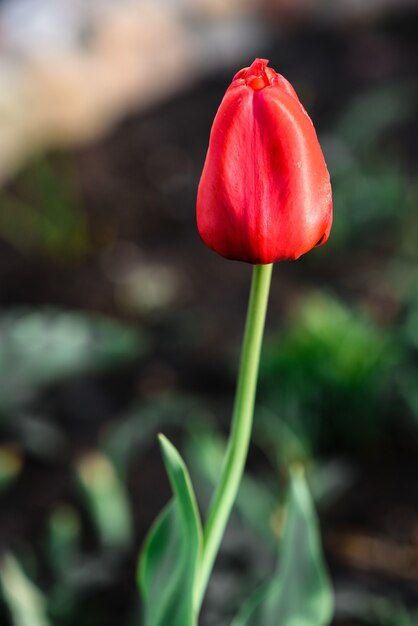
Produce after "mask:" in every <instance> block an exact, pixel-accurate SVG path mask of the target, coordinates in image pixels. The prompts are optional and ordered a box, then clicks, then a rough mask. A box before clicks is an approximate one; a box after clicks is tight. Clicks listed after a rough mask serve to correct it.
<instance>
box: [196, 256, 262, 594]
mask: <svg viewBox="0 0 418 626" xmlns="http://www.w3.org/2000/svg"><path fill="white" fill-rule="evenodd" d="M272 268H273V265H255V266H254V268H253V277H252V283H251V292H250V300H249V303H248V312H247V320H246V323H245V332H244V340H243V345H242V353H241V363H240V369H239V374H238V384H237V389H236V394H235V403H234V411H233V415H232V425H231V432H230V436H229V441H228V448H227V451H226V454H225V459H224V464H223V468H222V474H221V477H220V480H219V483H218V486H217V488H216V490H215V494H214V496H213V500H212V503H211V506H210V509H209V514H208V518H207V522H206V525H205V529H204V535H203V555H202V567H201V574H200V579H199V587H198V590H197V591H198V604H199V606H200V605H201V603H202V601H203V596H204V594H205V591H206V587H207V584H208V580H209V577H210V575H211V572H212V568H213V565H214V562H215V559H216V555H217V553H218V550H219V546H220V544H221V541H222V537H223V535H224V532H225V527H226V525H227V522H228V518H229V516H230V513H231V510H232V507H233V505H234V501H235V498H236V496H237V492H238V488H239V485H240V482H241V478H242V474H243V472H244V467H245V462H246V459H247V454H248V448H249V444H250V438H251V430H252V422H253V413H254V401H255V392H256V387H257V377H258V366H259V362H260V352H261V345H262V341H263V333H264V323H265V319H266V311H267V302H268V295H269V290H270V279H271V271H272Z"/></svg>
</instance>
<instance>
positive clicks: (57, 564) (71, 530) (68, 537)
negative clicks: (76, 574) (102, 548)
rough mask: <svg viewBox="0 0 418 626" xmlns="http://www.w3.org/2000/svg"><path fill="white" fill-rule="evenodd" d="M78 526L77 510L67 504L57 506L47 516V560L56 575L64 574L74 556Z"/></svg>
mask: <svg viewBox="0 0 418 626" xmlns="http://www.w3.org/2000/svg"><path fill="white" fill-rule="evenodd" d="M80 526H81V525H80V519H79V516H78V513H77V511H76V510H75V509H74V508H73V507H71V506H69V505H67V504H62V505H59V506H57V508H56V509H54V511H53V512H52V514H51V516H50V518H49V522H48V543H47V550H48V555H49V560H50V562H51V564H52V566H53V568H54V570H55V572H56V573H57V574H58V575H61V576H63V575H65V572H66V570H68V568H69V567H70V564H71V562H72V561H73V560H74V558H75V554H76V551H77V548H78V544H79V539H80Z"/></svg>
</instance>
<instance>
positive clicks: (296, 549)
mask: <svg viewBox="0 0 418 626" xmlns="http://www.w3.org/2000/svg"><path fill="white" fill-rule="evenodd" d="M332 613H333V593H332V589H331V586H330V582H329V579H328V575H327V572H326V569H325V564H324V561H323V556H322V549H321V542H320V536H319V530H318V522H317V519H316V514H315V510H314V506H313V503H312V499H311V495H310V493H309V489H308V486H307V484H306V480H305V478H304V476H303V474H302V472H301V471H300V470H293V471H292V472H291V477H290V490H289V501H288V511H287V519H286V524H285V529H284V535H283V539H282V542H281V558H280V560H279V566H278V569H277V571H276V573H275V575H274V577H273V579H272V581H271V582H270V583H269V584H268V585H267V586H266V587H264V588H263V589H259V590H258V591H257V592H256V594H255V595H254V596H253V597H252V598H250V600H249V601H248V602H247V603H246V604H245V605H244V607H243V609H242V612H241V614H240V615H238V617H237V618H236V619H235V620H234V622H233V626H327V625H328V624H329V623H330V622H331V619H332Z"/></svg>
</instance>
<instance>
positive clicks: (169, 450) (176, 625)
mask: <svg viewBox="0 0 418 626" xmlns="http://www.w3.org/2000/svg"><path fill="white" fill-rule="evenodd" d="M160 443H161V448H162V452H163V456H164V462H165V466H166V469H167V473H168V476H169V479H170V483H171V487H172V490H173V494H174V499H173V501H172V502H171V503H170V504H169V505H168V506H167V507H166V509H165V510H164V511H163V512H162V514H161V515H160V517H159V518H158V519H157V521H156V522H155V524H154V527H153V528H152V529H151V532H150V534H149V535H148V538H147V540H146V543H145V545H144V548H143V552H142V555H141V559H140V563H139V579H138V583H139V587H140V591H141V594H142V599H143V605H144V610H143V618H144V623H143V626H197V603H196V583H197V580H198V575H199V562H200V557H201V549H202V529H201V523H200V517H199V513H198V509H197V504H196V500H195V496H194V492H193V488H192V484H191V481H190V477H189V474H188V471H187V469H186V466H185V464H184V462H183V460H182V459H181V457H180V455H179V454H178V452H177V450H176V449H175V448H174V447H173V446H172V444H171V443H170V442H169V441H168V440H167V439H166V438H165V437H163V436H160Z"/></svg>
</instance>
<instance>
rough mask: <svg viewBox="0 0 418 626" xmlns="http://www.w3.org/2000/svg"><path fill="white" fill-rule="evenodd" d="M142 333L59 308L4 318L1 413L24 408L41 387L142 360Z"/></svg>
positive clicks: (15, 313)
mask: <svg viewBox="0 0 418 626" xmlns="http://www.w3.org/2000/svg"><path fill="white" fill-rule="evenodd" d="M143 348H144V341H143V338H142V336H141V335H140V333H139V331H138V330H136V329H133V328H129V327H126V326H123V325H122V324H120V323H117V322H114V321H112V320H110V319H106V318H101V317H98V316H94V315H90V314H86V313H75V312H64V311H60V310H55V309H52V308H50V309H44V310H41V311H37V310H35V309H23V310H18V311H16V310H14V311H9V312H7V313H3V314H2V315H0V409H3V410H4V411H5V410H8V409H11V408H13V407H15V406H18V405H20V404H21V403H22V402H23V401H24V400H25V399H26V398H27V397H28V396H29V395H31V394H33V393H34V392H35V391H37V390H38V389H39V388H40V387H42V386H44V385H47V384H51V383H55V382H58V381H60V380H63V379H65V378H67V377H70V376H74V375H77V374H81V373H89V372H96V371H101V370H103V369H105V368H106V367H109V366H110V365H115V364H117V363H120V362H123V361H126V360H127V359H130V358H133V357H135V356H137V355H138V354H139V353H140V352H141V351H142V350H143Z"/></svg>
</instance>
